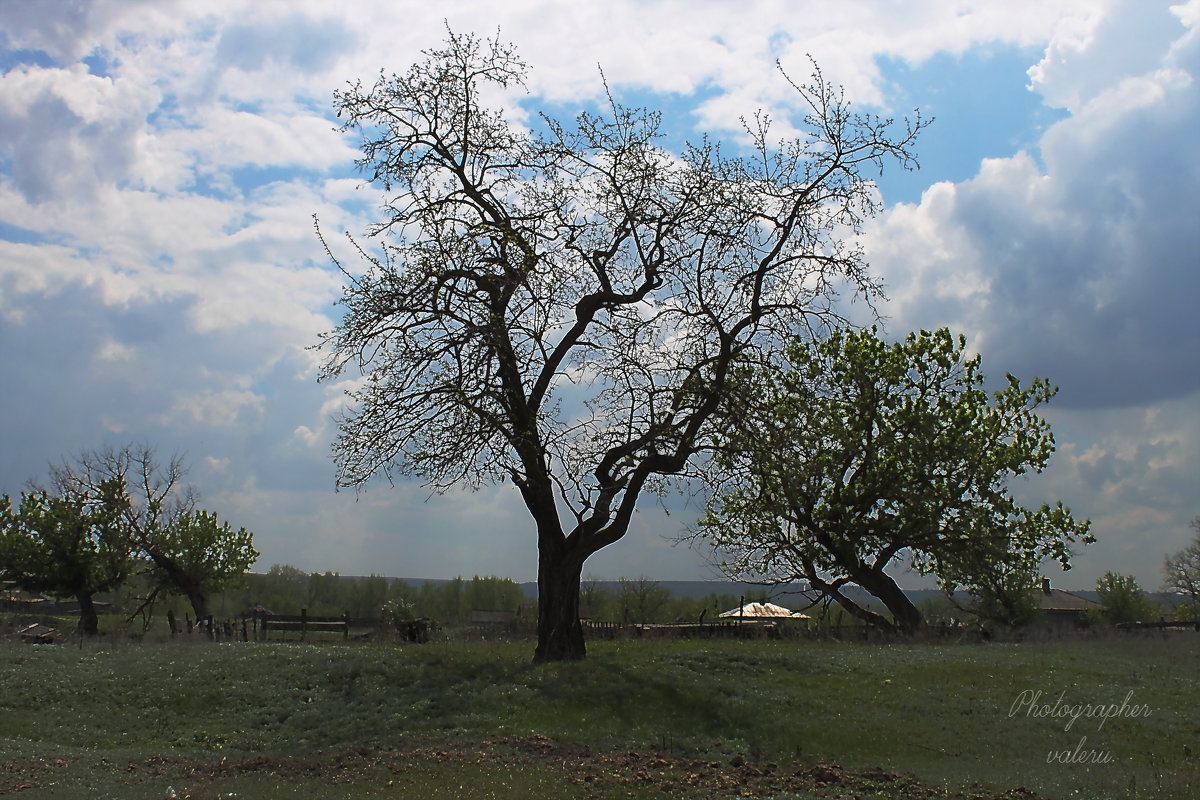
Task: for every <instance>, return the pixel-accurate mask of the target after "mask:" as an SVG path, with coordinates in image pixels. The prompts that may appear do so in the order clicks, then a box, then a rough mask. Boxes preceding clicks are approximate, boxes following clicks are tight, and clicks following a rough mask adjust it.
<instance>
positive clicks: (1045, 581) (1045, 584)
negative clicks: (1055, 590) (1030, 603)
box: [1042, 578, 1050, 595]
mask: <svg viewBox="0 0 1200 800" xmlns="http://www.w3.org/2000/svg"><path fill="white" fill-rule="evenodd" d="M1042 594H1044V595H1049V594H1050V579H1049V578H1042Z"/></svg>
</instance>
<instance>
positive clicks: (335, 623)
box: [243, 608, 351, 641]
mask: <svg viewBox="0 0 1200 800" xmlns="http://www.w3.org/2000/svg"><path fill="white" fill-rule="evenodd" d="M243 619H245V618H243ZM250 620H252V622H253V626H254V628H253V629H254V639H255V641H259V640H263V641H265V640H267V639H268V638H269V637H270V633H271V631H278V632H280V633H284V632H286V631H299V633H300V639H301V640H303V639H304V638H305V637H306V636H307V635H308V634H309V633H310V632H318V631H321V632H333V633H340V634H342V638H343V639H349V638H350V625H351V619H350V615H349V614H342V615H341V616H340V617H313V616H310V615H309V613H308V609H303V608H302V609H300V613H299V614H294V615H287V614H253V615H250ZM245 628H246V626H245V625H243V630H245Z"/></svg>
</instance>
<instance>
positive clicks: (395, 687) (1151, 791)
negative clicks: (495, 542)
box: [0, 633, 1200, 800]
mask: <svg viewBox="0 0 1200 800" xmlns="http://www.w3.org/2000/svg"><path fill="white" fill-rule="evenodd" d="M531 653H532V647H531V645H530V643H528V642H515V643H508V642H488V643H481V642H476V643H454V642H434V643H430V644H427V645H420V646H418V645H407V646H400V645H394V644H382V643H351V644H342V643H322V644H300V643H278V642H275V643H227V644H214V643H209V642H170V643H131V642H128V641H125V640H120V641H118V640H116V639H115V638H113V639H111V640H110V641H103V642H90V641H89V642H85V643H84V644H83V645H82V647H79V646H76V645H58V646H53V645H40V646H29V645H22V644H20V643H14V642H3V643H0V795H12V796H15V797H29V798H127V799H128V800H138V799H139V798H145V799H146V800H150V799H152V798H153V799H155V800H157V798H165V797H171V796H175V797H179V798H185V797H186V798H214V799H215V798H232V797H236V798H239V800H253V799H255V798H263V799H264V800H266V798H275V797H289V796H295V797H314V798H374V797H413V796H421V797H422V798H442V797H446V798H451V797H456V798H475V797H479V798H491V797H495V798H499V797H504V798H521V797H531V798H532V797H538V798H543V797H545V798H559V797H561V798H584V797H592V798H609V797H614V798H615V797H647V798H656V797H731V798H732V797H766V798H778V799H779V800H784V799H785V798H815V797H864V798H879V800H896V799H898V798H925V797H959V798H997V797H1006V798H1030V797H1034V796H1038V797H1048V798H1089V799H1092V798H1100V799H1102V798H1154V799H1155V800H1172V799H1173V798H1180V800H1182V798H1194V797H1197V796H1200V635H1195V634H1191V633H1175V634H1170V635H1166V636H1163V635H1154V636H1143V635H1128V636H1117V635H1113V636H1112V637H1111V638H1104V639H1094V640H1083V641H1058V642H1038V643H990V644H889V645H880V644H861V643H860V644H850V643H836V642H811V641H762V640H756V641H725V640H720V641H717V640H713V641H702V640H691V641H640V640H639V641H617V642H596V643H593V644H592V645H591V646H590V657H589V659H588V660H587V661H585V662H582V663H571V664H551V665H542V666H534V665H532V664H531V663H530V656H531ZM1038 692H1040V693H1041V694H1040V695H1037V693H1038ZM1131 693H1132V694H1131ZM1060 697H1061V700H1060V699H1059V698H1060ZM1056 701H1057V702H1058V709H1057V711H1055V709H1054V704H1055V703H1056ZM1123 701H1124V702H1125V704H1126V707H1125V709H1124V710H1123V711H1121V712H1120V713H1119V715H1114V716H1109V717H1108V718H1107V719H1104V718H1100V717H1095V716H1091V717H1089V716H1086V714H1087V713H1088V711H1089V709H1088V708H1087V706H1088V704H1090V705H1092V706H1108V705H1109V704H1114V706H1115V707H1116V708H1119V707H1120V705H1121V703H1122V702H1123ZM1080 712H1082V713H1083V714H1084V715H1083V716H1077V718H1075V719H1074V720H1072V718H1071V716H1061V715H1063V714H1070V715H1077V714H1079V713H1080ZM1055 714H1058V715H1060V716H1055ZM1096 761H1106V762H1107V763H1094V762H1096ZM1062 762H1066V763H1062ZM1081 762H1087V763H1081ZM1019 790H1024V791H1019Z"/></svg>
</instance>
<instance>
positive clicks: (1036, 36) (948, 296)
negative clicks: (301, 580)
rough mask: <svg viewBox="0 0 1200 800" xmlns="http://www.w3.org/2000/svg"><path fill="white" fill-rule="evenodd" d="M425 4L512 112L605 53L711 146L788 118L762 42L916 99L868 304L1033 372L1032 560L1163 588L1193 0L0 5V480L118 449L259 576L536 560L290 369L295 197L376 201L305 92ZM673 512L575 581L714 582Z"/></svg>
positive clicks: (431, 32) (1196, 356) (1024, 373)
mask: <svg viewBox="0 0 1200 800" xmlns="http://www.w3.org/2000/svg"><path fill="white" fill-rule="evenodd" d="M447 26H449V27H450V28H451V29H453V30H455V31H459V32H465V31H474V32H477V33H479V34H480V35H485V36H491V35H495V34H496V32H497V31H499V35H500V36H501V38H503V39H505V40H507V41H511V42H512V43H513V44H515V45H516V46H517V48H518V50H519V52H520V54H521V55H522V57H523V58H524V60H525V61H526V62H527V63H528V64H529V65H530V67H531V72H530V75H529V79H528V94H523V95H520V96H513V97H508V98H503V102H505V103H506V104H509V105H510V111H511V112H512V113H514V114H518V115H519V114H521V113H526V114H528V113H531V112H534V111H536V110H538V109H543V108H544V109H550V110H551V111H552V112H554V113H555V114H558V115H563V116H571V115H574V114H575V113H577V112H578V111H579V110H582V109H585V108H590V107H593V106H594V105H595V104H596V102H597V101H598V100H599V99H600V98H601V96H602V93H603V83H602V79H601V76H600V72H599V69H598V68H602V69H603V71H604V76H605V78H606V79H607V82H608V84H609V86H610V87H611V88H612V89H613V91H614V93H615V94H616V95H617V96H618V98H619V99H621V100H623V101H624V102H626V103H627V104H635V105H641V104H645V105H649V106H652V107H655V108H659V109H661V110H662V111H663V113H664V119H665V121H666V122H665V127H666V128H668V129H669V131H670V133H671V135H670V137H669V139H668V144H674V145H677V144H679V143H681V142H683V141H686V140H689V139H691V140H695V139H698V138H699V136H700V135H701V134H703V133H705V132H708V133H709V134H711V135H712V136H713V137H714V138H717V139H723V140H726V141H728V142H730V143H731V144H732V145H736V144H737V142H738V141H739V134H740V123H739V118H740V117H743V116H749V115H752V114H753V113H754V112H755V111H756V110H757V109H765V110H767V111H769V112H770V113H771V114H772V116H773V117H774V118H775V119H776V120H777V130H786V129H787V128H788V127H789V120H794V119H796V115H797V113H798V111H799V107H798V105H797V102H796V97H795V96H794V94H792V90H791V89H790V88H789V87H788V86H787V84H786V82H785V81H783V80H782V79H781V77H780V75H779V74H778V72H777V71H776V69H775V62H776V60H778V61H779V62H780V63H781V64H782V65H783V66H784V68H785V69H787V70H788V71H789V73H791V74H793V75H798V76H800V77H804V76H805V75H806V73H807V71H808V63H809V62H808V56H809V55H811V56H812V58H814V59H815V60H816V62H817V63H818V64H819V65H820V67H821V69H822V70H823V72H824V75H825V76H826V78H828V79H829V80H832V81H834V82H836V83H838V84H841V85H842V86H844V87H845V91H846V96H847V97H848V99H850V101H851V102H852V103H853V104H854V105H855V106H856V107H857V108H859V109H862V110H864V111H869V112H872V113H879V114H884V115H888V116H897V117H902V116H904V115H906V114H907V115H911V114H912V113H913V111H914V110H915V109H919V110H920V113H921V114H922V115H923V116H930V117H933V118H935V122H934V124H933V125H932V126H931V127H930V128H929V129H928V130H927V131H926V133H925V135H924V136H923V138H922V139H921V140H920V141H919V143H918V145H917V151H918V154H919V160H920V162H921V167H922V168H921V169H920V170H919V171H917V172H913V173H903V172H899V173H897V172H896V171H895V170H893V171H892V172H890V173H889V172H885V174H884V175H882V176H880V177H879V179H878V186H879V190H880V192H881V195H882V199H883V203H884V210H883V212H882V213H881V214H880V215H879V216H878V217H876V218H875V219H874V220H872V221H871V222H870V224H869V225H868V226H867V228H866V230H865V231H864V232H863V234H862V244H863V246H864V248H865V249H866V252H867V255H868V259H869V261H870V264H871V266H872V269H873V271H874V274H875V275H877V276H878V277H879V278H880V280H881V281H882V282H883V283H884V285H885V291H886V294H887V298H888V299H887V301H886V302H885V303H884V304H883V305H882V306H881V307H880V311H881V312H882V314H883V315H884V316H885V317H886V330H887V332H888V333H889V334H891V335H895V336H902V335H903V334H904V333H905V332H907V331H909V330H915V329H919V328H926V329H928V328H936V327H940V326H943V325H948V326H950V327H952V328H953V329H954V330H956V331H958V332H961V333H963V334H965V335H966V336H967V337H968V340H969V343H970V345H971V347H972V348H973V349H975V350H977V351H979V352H980V353H981V354H982V356H983V366H984V369H985V372H987V373H988V374H990V375H997V376H1000V375H1003V374H1004V373H1005V372H1011V373H1013V374H1015V375H1017V376H1020V377H1022V378H1024V379H1026V380H1027V379H1028V378H1031V377H1033V376H1048V377H1049V378H1050V379H1051V380H1052V381H1053V382H1054V383H1056V384H1057V385H1058V386H1060V387H1061V391H1060V393H1059V395H1058V396H1057V397H1056V398H1055V399H1054V401H1053V402H1052V404H1051V405H1050V406H1049V407H1048V408H1047V410H1046V416H1047V418H1048V419H1049V420H1050V421H1051V422H1052V424H1053V426H1054V430H1055V434H1056V438H1057V441H1058V452H1057V453H1056V455H1055V457H1054V459H1053V461H1052V463H1051V466H1050V468H1049V469H1048V470H1047V471H1046V472H1045V473H1043V474H1041V475H1037V476H1032V477H1029V478H1027V479H1022V480H1021V481H1020V482H1019V483H1018V484H1015V485H1014V491H1015V492H1016V493H1017V495H1018V496H1019V497H1020V498H1021V499H1022V500H1023V501H1025V502H1027V503H1031V504H1040V503H1042V502H1047V501H1054V500H1056V499H1061V500H1062V501H1063V502H1064V503H1066V504H1067V505H1069V506H1070V507H1071V508H1072V509H1073V511H1074V512H1075V514H1076V515H1077V516H1079V517H1086V518H1090V519H1091V520H1092V522H1093V531H1094V533H1095V534H1096V536H1097V537H1098V539H1099V541H1098V542H1097V543H1096V544H1095V545H1092V546H1089V547H1087V548H1083V549H1081V550H1080V551H1079V552H1078V553H1077V555H1076V557H1075V562H1074V563H1075V567H1074V569H1073V570H1072V571H1071V572H1069V573H1067V574H1065V575H1064V574H1060V573H1059V572H1058V570H1057V567H1052V568H1049V569H1048V570H1047V574H1048V575H1050V576H1051V578H1052V580H1053V581H1054V583H1055V585H1057V586H1060V587H1062V588H1068V589H1069V588H1076V589H1087V588H1091V587H1092V586H1094V584H1095V581H1096V579H1097V578H1098V577H1099V576H1100V575H1101V574H1103V573H1104V572H1105V571H1106V570H1116V571H1119V572H1123V573H1126V574H1132V575H1134V576H1135V577H1136V578H1137V579H1138V581H1139V582H1140V583H1141V584H1142V585H1143V586H1144V587H1146V588H1148V589H1156V588H1158V586H1159V585H1160V584H1161V582H1162V573H1161V566H1162V561H1163V558H1164V556H1165V555H1166V554H1167V553H1169V552H1172V551H1175V550H1179V549H1181V548H1183V547H1184V546H1185V545H1186V544H1187V543H1188V541H1189V539H1190V538H1191V535H1192V531H1191V530H1190V529H1189V527H1188V522H1189V520H1191V519H1192V518H1193V517H1195V516H1197V515H1200V320H1198V318H1197V313H1196V309H1197V296H1198V295H1200V149H1197V147H1196V133H1195V132H1196V131H1197V130H1200V89H1198V83H1197V81H1200V0H1189V2H1178V3H1176V2H1161V1H1160V0H1129V1H1127V2H1122V1H1121V0H1008V2H1005V3H995V2H990V0H989V1H984V0H980V2H966V1H965V0H962V1H959V0H910V1H909V2H905V3H896V2H889V1H886V0H841V2H838V3H835V4H831V3H823V2H803V1H802V0H790V1H789V0H775V1H774V2H772V1H771V0H746V1H745V2H737V3H732V2H728V3H723V2H716V1H715V0H710V1H709V2H703V1H700V0H689V1H688V2H668V1H666V0H658V1H654V0H650V1H649V2H648V1H647V0H606V2H604V3H587V2H548V1H547V0H540V1H539V0H506V2H504V3H495V2H491V0H486V1H480V2H468V1H466V0H449V1H448V2H444V3H440V4H428V3H418V2H404V1H400V2H389V3H381V2H360V1H359V0H343V1H342V2H338V3H329V2H318V0H285V1H283V2H273V1H272V0H261V1H260V2H256V3H253V4H247V3H243V2H233V1H232V0H204V1H203V2H194V1H192V0H174V1H172V0H153V1H152V2H151V0H141V1H140V2H139V1H138V0H109V1H106V0H96V1H95V2H86V0H63V2H55V3H32V2H29V3H25V2H0V73H2V75H0V387H2V389H0V492H4V493H9V494H13V493H16V492H19V491H20V490H21V489H22V488H23V486H24V484H25V482H26V481H27V480H29V479H31V478H39V477H42V476H44V475H45V473H46V469H47V465H48V464H49V463H50V462H56V461H58V460H60V459H61V458H63V457H64V456H70V455H71V454H73V453H78V452H79V451H80V450H82V449H89V448H96V447H102V446H106V445H112V446H121V445H123V444H126V443H130V442H141V443H148V444H151V445H153V446H155V447H156V448H157V449H158V451H159V453H160V454H162V455H163V456H164V457H167V456H169V455H170V454H172V453H180V454H182V455H184V456H185V457H186V459H187V461H188V463H189V464H190V466H191V471H190V474H189V480H190V481H191V482H192V483H193V484H194V485H195V487H196V488H197V490H198V491H199V493H200V495H201V504H202V505H203V506H204V507H206V508H208V509H210V510H212V511H215V512H217V513H218V514H219V515H220V516H221V517H222V518H224V519H228V520H230V521H231V522H233V523H234V524H235V525H239V526H245V527H247V528H249V529H250V530H252V531H253V532H254V533H255V542H256V545H257V546H258V548H259V550H260V551H261V553H262V556H261V559H260V561H259V564H258V565H257V566H256V569H258V570H265V569H267V568H268V567H269V566H270V565H272V564H277V563H286V564H291V565H294V566H297V567H300V568H301V569H304V570H308V571H326V570H331V571H335V572H340V573H342V574H345V575H363V574H370V573H377V574H384V575H392V576H404V577H428V578H443V577H452V576H455V575H464V576H470V575H474V574H481V575H500V576H507V577H511V578H514V579H517V580H532V579H533V578H534V576H535V574H536V572H535V570H536V540H535V534H534V531H533V528H532V525H531V523H530V521H529V518H528V515H527V513H526V512H525V510H524V507H523V506H522V505H521V503H520V499H519V496H518V495H517V494H516V492H515V490H514V489H513V488H512V487H511V486H508V485H505V486H500V487H487V488H484V489H483V490H480V491H478V492H474V493H471V492H467V491H463V492H454V493H451V494H448V495H443V496H430V493H429V491H428V490H427V489H425V488H423V487H421V486H420V485H419V484H416V483H406V482H397V483H396V484H395V485H392V486H389V485H388V484H387V483H386V482H379V483H374V484H371V485H370V486H368V487H367V488H366V489H365V490H364V491H362V492H358V493H356V492H353V491H342V492H335V491H334V465H333V462H332V460H331V458H330V445H331V443H332V441H333V439H334V436H335V435H336V430H337V425H336V415H337V413H338V411H339V410H340V409H341V408H343V406H344V402H345V399H344V390H345V388H346V385H347V384H346V383H345V382H342V383H338V382H332V383H322V384H318V383H317V381H316V374H317V368H318V365H319V362H320V355H319V354H318V353H315V352H314V351H313V350H312V349H311V346H312V345H314V344H315V343H316V342H317V339H318V336H319V334H320V333H321V332H323V331H327V330H330V329H332V328H333V327H334V326H335V325H336V324H337V321H338V319H339V316H338V315H339V308H338V306H337V305H336V300H337V298H338V297H339V295H340V289H341V279H340V278H341V276H340V274H339V273H338V272H337V271H336V269H334V268H333V267H332V265H330V264H329V263H328V262H327V260H326V258H325V257H324V255H323V251H322V249H321V247H320V244H319V242H318V241H317V239H316V236H315V234H314V231H313V215H314V214H316V215H318V216H319V218H320V220H321V224H322V226H323V228H324V229H326V230H332V231H342V230H348V231H351V232H355V233H361V232H363V231H364V230H365V229H366V228H367V227H368V226H369V225H370V224H371V223H372V222H375V221H378V220H379V219H380V218H381V217H380V211H379V209H378V201H379V195H378V194H377V192H376V191H375V190H374V189H373V188H372V187H370V186H369V185H365V184H364V183H363V181H362V179H361V176H360V175H359V174H358V172H357V171H356V169H355V166H354V159H355V158H356V155H357V150H356V140H355V139H354V138H353V136H352V135H347V134H341V133H339V132H338V131H337V126H336V121H335V119H334V116H333V112H332V94H333V92H334V91H335V90H337V89H338V88H340V87H343V86H344V85H345V84H346V83H347V82H348V81H355V80H359V79H362V80H364V81H365V82H368V83H369V82H371V81H372V80H373V79H374V78H375V76H377V75H378V74H379V73H380V71H381V70H384V71H388V72H393V71H394V72H403V71H404V70H406V69H407V67H408V66H409V65H410V64H412V63H413V62H414V61H417V60H419V59H420V57H421V56H420V51H421V50H422V49H429V48H433V47H437V46H439V45H440V44H441V43H442V42H443V41H444V38H445V33H446V27H447ZM668 507H669V508H670V509H671V511H672V513H670V514H669V515H668V514H667V513H665V511H664V510H663V509H662V508H661V507H659V506H658V505H657V504H656V502H655V501H654V500H652V499H651V500H647V501H646V502H644V503H643V507H642V509H641V510H640V511H639V513H638V515H637V518H636V520H635V523H634V527H633V530H632V531H631V533H630V534H629V535H628V536H627V537H626V539H625V540H623V541H621V542H619V543H617V544H616V545H614V546H612V547H609V548H607V549H606V550H604V551H601V552H600V553H598V554H597V555H595V556H593V558H592V559H591V560H590V561H589V562H588V564H587V566H586V567H585V573H586V574H589V575H592V576H595V577H600V578H616V577H620V576H628V577H635V576H647V577H651V578H656V579H660V580H693V579H706V578H714V577H717V575H716V573H715V572H714V570H713V568H712V567H711V566H710V564H709V559H708V558H707V557H706V555H705V554H704V553H703V552H701V551H697V550H694V549H691V548H689V547H688V546H686V545H677V544H675V538H676V537H677V536H678V534H679V533H680V532H681V530H682V528H683V526H684V525H686V524H687V523H688V522H689V521H690V520H691V519H692V518H693V517H694V515H695V512H696V509H695V508H694V507H693V506H690V505H689V504H687V503H686V502H683V501H682V500H669V501H668Z"/></svg>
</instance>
